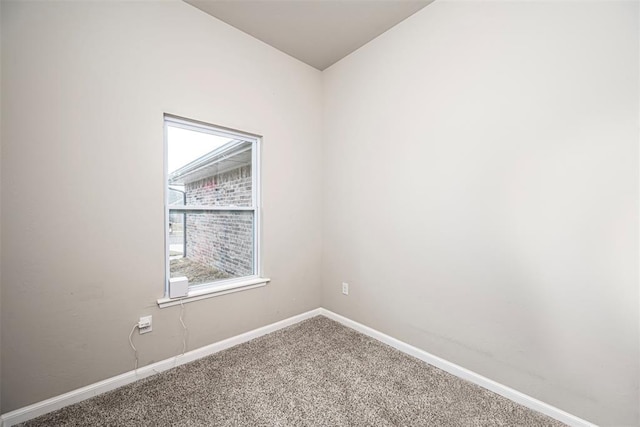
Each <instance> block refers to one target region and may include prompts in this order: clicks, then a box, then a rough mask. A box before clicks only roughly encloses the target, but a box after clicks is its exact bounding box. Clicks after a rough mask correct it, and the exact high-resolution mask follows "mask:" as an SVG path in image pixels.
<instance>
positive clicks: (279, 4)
mask: <svg viewBox="0 0 640 427" xmlns="http://www.w3.org/2000/svg"><path fill="white" fill-rule="evenodd" d="M184 1H186V2H187V3H189V4H191V5H193V6H195V7H197V8H198V9H200V10H202V11H204V12H206V13H208V14H209V15H212V16H214V17H216V18H218V19H220V20H222V21H224V22H226V23H227V24H229V25H232V26H234V27H236V28H238V29H239V30H242V31H244V32H245V33H248V34H250V35H252V36H253V37H255V38H257V39H260V40H262V41H263V42H265V43H267V44H270V45H271V46H273V47H275V48H276V49H279V50H281V51H283V52H285V53H287V54H289V55H291V56H293V57H294V58H297V59H299V60H300V61H303V62H306V63H307V64H309V65H311V66H312V67H315V68H317V69H318V70H324V69H325V68H327V67H329V66H330V65H332V64H333V63H335V62H337V61H338V60H340V59H342V58H344V57H345V56H347V55H348V54H350V53H351V52H353V51H354V50H356V49H358V48H359V47H361V46H362V45H364V44H366V43H367V42H369V41H370V40H372V39H374V38H375V37H377V36H379V35H380V34H382V33H384V32H385V31H387V30H388V29H389V28H391V27H393V26H394V25H396V24H397V23H399V22H400V21H402V20H404V19H405V18H407V17H409V16H411V15H413V14H414V13H415V12H417V11H418V10H420V9H422V8H423V7H425V6H426V5H428V4H429V3H431V2H432V1H433V0H184Z"/></svg>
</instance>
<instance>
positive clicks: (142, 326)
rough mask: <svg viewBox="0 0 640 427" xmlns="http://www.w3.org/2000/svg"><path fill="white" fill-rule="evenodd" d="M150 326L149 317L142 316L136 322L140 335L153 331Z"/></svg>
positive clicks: (150, 320)
mask: <svg viewBox="0 0 640 427" xmlns="http://www.w3.org/2000/svg"><path fill="white" fill-rule="evenodd" d="M152 326H153V324H152V318H151V316H143V317H141V318H140V320H139V321H138V331H139V332H140V334H141V335H142V334H146V333H148V332H151V331H152V330H153V328H152Z"/></svg>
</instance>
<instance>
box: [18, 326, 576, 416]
mask: <svg viewBox="0 0 640 427" xmlns="http://www.w3.org/2000/svg"><path fill="white" fill-rule="evenodd" d="M23 425H25V426H151V425H153V426H156V425H157V426H562V425H564V424H562V423H560V422H558V421H555V420H553V419H551V418H548V417H546V416H544V415H542V414H539V413H537V412H533V411H531V410H529V409H527V408H525V407H523V406H520V405H517V404H515V403H513V402H511V401H510V400H507V399H505V398H503V397H501V396H499V395H496V394H494V393H492V392H490V391H488V390H485V389H483V388H481V387H478V386H476V385H473V384H471V383H469V382H466V381H464V380H461V379H458V378H456V377H454V376H452V375H450V374H448V373H446V372H444V371H441V370H439V369H437V368H434V367H432V366H430V365H428V364H426V363H424V362H422V361H420V360H418V359H414V358H412V357H410V356H407V355H405V354H403V353H400V352H399V351H397V350H395V349H393V348H391V347H388V346H387V345H385V344H382V343H380V342H378V341H375V340H373V339H371V338H369V337H367V336H365V335H362V334H360V333H358V332H355V331H353V330H351V329H349V328H346V327H344V326H342V325H340V324H339V323H337V322H334V321H332V320H329V319H327V318H325V317H321V316H319V317H314V318H312V319H309V320H307V321H304V322H301V323H298V324H296V325H293V326H290V327H288V328H286V329H282V330H280V331H277V332H274V333H272V334H269V335H266V336H263V337H260V338H257V339H255V340H252V341H249V342H247V343H245V344H241V345H239V346H236V347H233V348H230V349H228V350H225V351H222V352H220V353H217V354H214V355H212V356H209V357H206V358H204V359H200V360H198V361H195V362H193V363H190V364H186V365H182V366H179V367H177V368H175V369H172V370H170V371H166V372H164V373H162V374H158V375H155V376H153V377H150V378H147V379H145V380H141V381H138V382H136V383H133V384H130V385H127V386H125V387H122V388H119V389H117V390H114V391H111V392H108V393H105V394H103V395H100V396H97V397H95V398H92V399H89V400H86V401H84V402H81V403H78V404H75V405H72V406H68V407H66V408H63V409H61V410H59V411H56V412H52V413H50V414H47V415H44V416H42V417H39V418H36V419H34V420H31V421H29V422H27V423H25V424H23Z"/></svg>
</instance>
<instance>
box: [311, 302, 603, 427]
mask: <svg viewBox="0 0 640 427" xmlns="http://www.w3.org/2000/svg"><path fill="white" fill-rule="evenodd" d="M320 314H321V315H323V316H325V317H328V318H329V319H332V320H335V321H337V322H340V323H342V324H343V325H344V326H347V327H349V328H351V329H354V330H356V331H358V332H360V333H363V334H365V335H367V336H369V337H371V338H373V339H375V340H377V341H381V342H383V343H385V344H387V345H389V346H391V347H393V348H395V349H396V350H400V351H401V352H403V353H406V354H408V355H410V356H413V357H415V358H417V359H420V360H422V361H424V362H427V363H428V364H430V365H433V366H435V367H437V368H440V369H442V370H443V371H446V372H448V373H450V374H452V375H455V376H456V377H458V378H462V379H464V380H467V381H469V382H472V383H474V384H476V385H479V386H480V387H483V388H486V389H487V390H490V391H492V392H494V393H497V394H499V395H501V396H504V397H506V398H507V399H509V400H512V401H513V402H516V403H518V404H520V405H522V406H526V407H527V408H529V409H533V410H534V411H538V412H540V413H542V414H545V415H548V416H549V417H551V418H554V419H556V420H558V421H561V422H563V423H565V424H568V425H570V426H573V427H595V426H596V425H595V424H593V423H590V422H589V421H586V420H583V419H582V418H579V417H576V416H575V415H572V414H570V413H568V412H565V411H563V410H562V409H558V408H556V407H555V406H551V405H549V404H547V403H544V402H541V401H540V400H538V399H535V398H533V397H531V396H528V395H526V394H524V393H521V392H519V391H517V390H514V389H512V388H511V387H507V386H506V385H503V384H500V383H498V382H496V381H493V380H491V379H489V378H487V377H484V376H482V375H480V374H477V373H475V372H473V371H470V370H468V369H466V368H463V367H462V366H459V365H456V364H455V363H452V362H449V361H447V360H444V359H442V358H440V357H438V356H435V355H433V354H431V353H428V352H426V351H424V350H421V349H419V348H417V347H414V346H412V345H410V344H407V343H405V342H402V341H400V340H397V339H395V338H393V337H390V336H389V335H386V334H383V333H382V332H379V331H377V330H375V329H373V328H370V327H368V326H365V325H363V324H361V323H358V322H355V321H353V320H351V319H348V318H346V317H344V316H341V315H339V314H336V313H334V312H332V311H329V310H327V309H325V308H320Z"/></svg>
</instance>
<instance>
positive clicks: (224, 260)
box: [158, 115, 267, 306]
mask: <svg viewBox="0 0 640 427" xmlns="http://www.w3.org/2000/svg"><path fill="white" fill-rule="evenodd" d="M259 144H260V138H259V137H256V136H253V135H248V134H243V133H240V132H236V131H230V130H227V129H222V128H218V127H215V126H212V125H208V124H203V123H200V122H194V121H189V120H185V119H181V118H176V117H173V116H167V115H166V116H165V155H166V162H165V163H166V196H165V205H166V213H165V218H166V286H165V298H164V299H163V300H159V301H158V303H159V304H160V305H161V306H163V305H162V304H163V302H164V303H166V302H167V300H169V298H168V297H169V296H170V294H169V288H170V286H175V284H176V283H182V284H184V283H185V282H186V283H188V296H187V297H200V296H202V295H205V294H212V293H216V292H218V293H219V292H225V293H226V292H228V291H229V290H232V289H237V288H243V287H247V286H251V287H253V286H256V285H259V284H264V283H266V281H267V279H260V278H259V274H260V268H259V267H260V263H259V261H260V245H259V243H260V242H259V225H260V197H259V188H260V183H259V176H260V175H259V158H260V156H259V148H260V147H259Z"/></svg>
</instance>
